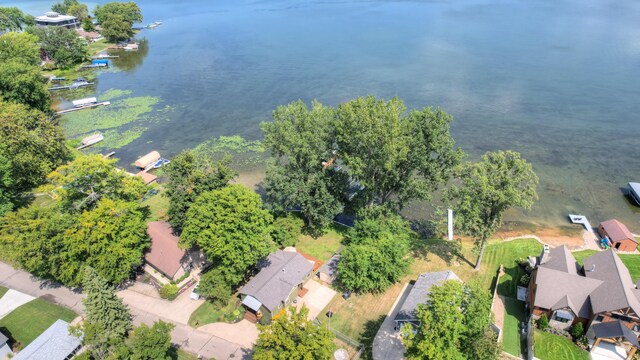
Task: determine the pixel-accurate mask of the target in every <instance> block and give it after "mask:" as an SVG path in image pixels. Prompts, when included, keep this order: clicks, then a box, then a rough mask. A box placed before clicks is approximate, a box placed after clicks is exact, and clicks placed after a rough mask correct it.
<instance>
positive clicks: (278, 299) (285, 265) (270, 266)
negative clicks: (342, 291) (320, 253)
mask: <svg viewBox="0 0 640 360" xmlns="http://www.w3.org/2000/svg"><path fill="white" fill-rule="evenodd" d="M313 265H314V263H313V262H312V261H309V260H307V259H306V258H305V257H304V256H302V255H300V254H298V253H297V252H291V251H283V250H278V251H276V252H275V253H271V254H269V256H267V258H266V259H264V260H263V261H261V262H260V264H259V265H258V267H259V269H260V272H258V274H256V276H254V277H253V278H252V279H251V280H250V281H249V282H248V283H247V284H246V285H245V286H243V287H242V289H240V296H241V298H242V304H243V305H244V307H245V309H246V310H247V311H248V312H249V313H250V314H254V315H256V317H257V318H258V319H260V318H261V317H263V316H266V317H267V318H271V316H273V315H275V314H277V313H278V311H280V310H281V309H283V308H285V307H287V306H288V305H290V304H291V303H292V302H293V300H295V299H296V298H297V296H298V290H299V289H302V285H303V284H304V282H305V281H306V280H307V279H309V276H310V275H311V273H312V271H313Z"/></svg>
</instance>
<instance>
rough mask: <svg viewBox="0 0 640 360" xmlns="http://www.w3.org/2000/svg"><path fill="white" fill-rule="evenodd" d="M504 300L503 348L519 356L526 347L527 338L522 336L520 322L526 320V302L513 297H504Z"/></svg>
mask: <svg viewBox="0 0 640 360" xmlns="http://www.w3.org/2000/svg"><path fill="white" fill-rule="evenodd" d="M504 300H505V304H504V307H505V309H504V330H503V331H504V332H503V334H502V349H503V350H504V351H506V352H507V353H509V354H511V355H514V356H518V357H519V356H520V355H521V354H522V353H523V351H524V349H525V347H526V339H525V338H523V337H522V336H520V324H521V323H522V322H523V321H525V320H526V315H525V308H524V302H522V301H519V300H516V299H512V298H504ZM523 340H525V341H523Z"/></svg>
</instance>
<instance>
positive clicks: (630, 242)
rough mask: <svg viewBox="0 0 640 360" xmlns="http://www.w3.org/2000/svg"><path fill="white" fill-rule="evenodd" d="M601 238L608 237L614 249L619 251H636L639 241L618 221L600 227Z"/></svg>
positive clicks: (609, 221) (602, 224) (608, 221)
mask: <svg viewBox="0 0 640 360" xmlns="http://www.w3.org/2000/svg"><path fill="white" fill-rule="evenodd" d="M598 234H600V236H601V237H605V236H608V237H609V240H611V244H612V247H613V248H614V249H616V250H619V251H635V250H636V248H637V247H638V241H637V240H636V238H635V237H634V236H633V234H631V231H629V229H627V227H626V226H625V225H624V224H623V223H621V222H620V221H618V220H616V219H611V220H607V221H604V222H603V223H601V224H600V226H599V227H598Z"/></svg>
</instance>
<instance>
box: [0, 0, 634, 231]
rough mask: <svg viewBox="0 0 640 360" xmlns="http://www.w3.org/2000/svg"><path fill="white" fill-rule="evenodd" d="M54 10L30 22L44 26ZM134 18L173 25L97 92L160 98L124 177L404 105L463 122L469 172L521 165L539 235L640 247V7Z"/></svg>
mask: <svg viewBox="0 0 640 360" xmlns="http://www.w3.org/2000/svg"><path fill="white" fill-rule="evenodd" d="M8 3H14V4H15V3H16V2H15V1H14V2H8V1H3V0H0V4H5V5H6V4H8ZM50 3H51V2H43V1H39V0H38V1H30V0H24V1H20V2H19V3H18V6H19V7H21V8H23V9H25V10H27V11H29V12H31V13H35V14H38V13H39V12H43V11H45V10H46V9H47V7H48V6H49V5H50ZM138 3H139V5H140V6H141V7H142V9H143V13H144V16H145V23H149V22H152V21H155V20H162V21H163V25H162V26H160V27H159V28H156V29H154V30H145V31H143V32H141V33H140V37H141V38H146V40H147V42H146V45H145V47H146V49H145V51H143V52H140V53H139V54H136V55H130V57H129V58H128V59H126V61H125V59H123V60H122V63H123V64H124V65H126V69H125V70H123V71H118V72H106V73H103V74H101V75H100V76H99V77H98V80H97V82H98V85H97V90H96V93H97V94H98V95H101V94H102V93H104V92H105V91H107V90H108V89H121V90H130V91H131V93H130V94H129V96H131V97H143V96H150V97H155V98H158V100H157V103H156V104H155V105H153V109H154V114H153V116H147V117H142V118H141V119H138V120H136V121H137V124H138V125H136V126H142V128H141V129H142V130H139V131H140V133H139V137H138V138H137V139H136V140H134V141H132V142H131V143H129V144H128V145H127V146H125V147H122V148H120V149H117V156H118V157H119V158H121V159H122V160H121V162H122V164H123V165H127V164H130V163H131V162H133V161H134V160H135V159H136V157H138V156H140V155H143V154H145V153H147V152H149V151H151V150H159V151H160V152H161V153H162V154H163V155H165V156H167V157H171V156H172V155H174V154H176V153H177V152H179V151H180V150H182V149H184V148H190V147H194V146H196V145H198V144H200V143H202V142H203V141H205V140H207V139H210V138H215V137H218V136H221V135H225V136H227V135H236V134H238V135H241V136H242V137H244V138H246V139H249V140H256V139H260V138H261V132H260V130H259V128H258V123H259V122H261V121H265V120H269V118H270V112H271V110H273V109H274V108H275V107H276V106H277V105H280V104H286V103H288V102H290V101H293V100H297V99H302V100H304V101H307V102H309V101H311V100H312V99H318V100H320V101H321V102H323V103H326V104H329V105H336V104H337V103H339V102H342V101H346V100H349V99H351V98H354V97H356V96H359V95H367V94H374V95H377V96H381V97H386V98H389V97H392V96H396V95H397V96H399V97H400V98H402V99H404V101H405V102H406V103H407V105H408V107H410V108H411V107H423V106H441V107H443V108H444V109H445V110H446V111H448V112H449V113H451V114H453V116H454V118H455V120H454V123H453V125H452V133H453V136H454V137H455V139H456V141H457V143H458V144H459V145H460V146H461V147H462V148H463V149H464V150H465V151H466V152H467V153H469V154H470V155H471V157H472V158H476V157H477V156H478V155H480V154H482V153H484V152H486V151H489V150H497V149H513V150H516V151H519V152H521V153H522V154H523V156H524V157H525V158H526V159H527V160H529V161H530V162H532V163H533V165H534V167H535V170H536V172H537V173H538V175H539V177H540V186H539V194H540V201H539V202H538V203H537V205H536V206H535V207H534V208H533V209H532V211H530V212H528V213H526V214H524V215H525V216H526V217H527V218H528V219H529V220H532V221H534V222H540V223H542V222H545V223H552V224H562V223H566V215H567V214H568V213H570V212H572V213H582V214H585V215H587V216H589V217H591V218H592V219H591V222H592V223H594V224H597V223H598V221H602V220H606V219H608V218H613V217H615V218H618V219H620V220H622V221H623V222H626V223H627V225H628V226H629V227H630V228H631V229H632V230H635V231H637V232H640V222H639V221H638V220H639V219H640V218H639V214H640V210H639V209H640V208H637V207H634V206H632V205H630V204H629V202H628V200H627V199H626V198H625V197H624V196H623V193H622V191H621V188H624V187H625V186H626V183H627V182H629V181H640V156H639V155H640V154H639V149H640V138H639V136H640V118H639V117H640V115H639V114H640V21H638V19H640V2H638V1H633V0H613V1H603V0H598V1H590V0H574V1H565V0H540V1H530V0H520V1H470V0H462V1H446V0H445V1H410V0H407V1H376V0H372V1H320V0H319V1H311V0H281V1H278V0H261V1H246V0H233V1H231V0H223V1H208V0H183V1H167V0H141V1H139V2H138ZM125 63H126V64H125ZM116 64H117V62H116ZM158 109H163V111H156V110H158ZM147 115H148V114H147ZM128 125H129V126H132V125H131V124H128ZM521 216H522V214H521V215H520V217H521Z"/></svg>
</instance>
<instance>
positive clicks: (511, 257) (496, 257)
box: [481, 239, 542, 299]
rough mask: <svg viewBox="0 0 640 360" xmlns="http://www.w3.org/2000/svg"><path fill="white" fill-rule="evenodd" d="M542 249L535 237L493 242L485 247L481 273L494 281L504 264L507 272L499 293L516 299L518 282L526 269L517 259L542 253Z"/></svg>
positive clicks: (499, 287) (501, 281) (502, 279)
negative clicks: (501, 265)
mask: <svg viewBox="0 0 640 360" xmlns="http://www.w3.org/2000/svg"><path fill="white" fill-rule="evenodd" d="M541 251H542V244H540V243H539V242H537V241H536V240H534V239H522V240H512V241H507V242H494V243H491V244H489V245H487V248H486V249H485V256H484V259H483V260H482V269H481V273H482V274H484V276H489V279H491V280H489V281H492V279H493V278H494V277H495V276H496V275H497V271H498V268H499V267H500V264H503V265H504V272H505V274H504V275H503V276H502V277H501V278H500V284H498V294H500V295H503V296H507V297H511V298H514V299H515V298H516V297H517V287H518V283H519V282H520V278H521V277H522V275H524V274H525V272H524V270H523V269H522V268H521V267H520V266H518V264H517V263H516V260H517V259H519V258H524V259H526V258H527V257H528V256H532V255H533V256H537V255H540V252H541ZM485 281H486V280H485Z"/></svg>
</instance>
